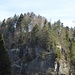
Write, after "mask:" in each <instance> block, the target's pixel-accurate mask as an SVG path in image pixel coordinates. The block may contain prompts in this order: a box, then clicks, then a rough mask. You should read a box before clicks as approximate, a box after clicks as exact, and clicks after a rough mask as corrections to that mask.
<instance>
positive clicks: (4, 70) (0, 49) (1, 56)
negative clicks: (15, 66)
mask: <svg viewBox="0 0 75 75" xmlns="http://www.w3.org/2000/svg"><path fill="white" fill-rule="evenodd" d="M0 75H11V64H10V60H9V56H8V53H7V51H6V49H5V46H4V40H3V36H2V34H1V33H0Z"/></svg>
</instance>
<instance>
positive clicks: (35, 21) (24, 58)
mask: <svg viewBox="0 0 75 75" xmlns="http://www.w3.org/2000/svg"><path fill="white" fill-rule="evenodd" d="M0 32H1V33H2V34H3V35H4V41H5V46H6V49H7V51H8V53H9V56H10V60H11V67H12V75H48V74H49V75H56V74H61V75H62V74H65V75H69V74H70V73H72V74H73V75H75V74H74V70H75V28H69V27H68V26H66V27H64V25H63V23H61V21H60V20H58V21H56V22H54V23H53V24H52V23H51V22H49V21H48V20H47V19H46V18H45V17H42V16H40V15H38V16H37V15H35V14H34V13H33V12H31V13H29V12H28V13H24V14H22V13H21V14H20V15H16V14H15V15H14V16H13V17H9V18H8V19H6V20H5V19H4V20H3V21H2V22H0ZM70 71H71V72H70Z"/></svg>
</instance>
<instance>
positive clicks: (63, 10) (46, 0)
mask: <svg viewBox="0 0 75 75" xmlns="http://www.w3.org/2000/svg"><path fill="white" fill-rule="evenodd" d="M27 12H34V13H35V14H36V15H41V16H44V17H45V18H47V19H48V20H49V21H51V23H53V22H54V21H57V20H59V19H60V21H61V22H62V23H63V24H64V26H69V27H75V0H0V21H2V20H3V19H4V18H5V19H7V18H8V17H13V16H14V14H17V15H20V14H21V13H27Z"/></svg>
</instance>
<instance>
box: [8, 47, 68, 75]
mask: <svg viewBox="0 0 75 75" xmlns="http://www.w3.org/2000/svg"><path fill="white" fill-rule="evenodd" d="M23 50H24V52H23V54H22V57H21V58H20V57H19V52H20V50H19V49H12V50H10V53H9V54H10V57H11V61H13V62H12V73H13V75H15V74H21V73H22V74H27V75H29V74H30V75H35V74H36V73H37V74H45V75H46V74H54V75H55V74H57V73H59V74H65V75H68V72H69V66H68V63H67V62H66V60H65V59H64V56H63V57H62V59H60V61H59V64H58V62H57V61H56V60H55V56H54V51H53V50H54V49H51V50H50V52H47V51H44V50H43V48H41V47H36V48H35V49H34V51H35V54H32V52H31V50H32V49H31V48H29V49H26V47H24V49H23ZM33 56H35V57H33ZM28 59H31V61H28Z"/></svg>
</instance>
